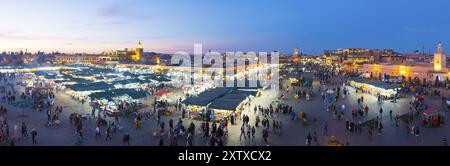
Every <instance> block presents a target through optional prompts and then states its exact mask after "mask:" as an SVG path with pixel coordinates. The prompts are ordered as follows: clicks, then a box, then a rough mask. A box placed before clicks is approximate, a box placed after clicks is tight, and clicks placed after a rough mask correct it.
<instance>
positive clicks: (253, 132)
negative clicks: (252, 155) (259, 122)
mask: <svg viewBox="0 0 450 166" xmlns="http://www.w3.org/2000/svg"><path fill="white" fill-rule="evenodd" d="M255 133H256V128H255V126H252V139H255Z"/></svg>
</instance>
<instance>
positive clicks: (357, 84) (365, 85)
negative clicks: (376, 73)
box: [349, 77, 400, 98]
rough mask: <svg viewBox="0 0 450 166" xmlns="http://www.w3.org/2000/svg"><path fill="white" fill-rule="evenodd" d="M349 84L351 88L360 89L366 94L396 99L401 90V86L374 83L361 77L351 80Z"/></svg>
mask: <svg viewBox="0 0 450 166" xmlns="http://www.w3.org/2000/svg"><path fill="white" fill-rule="evenodd" d="M349 84H350V86H352V87H354V88H357V89H360V90H362V91H363V92H365V93H369V94H372V95H381V96H384V97H387V98H394V97H395V95H396V94H397V92H398V90H400V86H398V85H393V84H387V83H383V82H378V81H372V80H369V79H366V78H361V77H352V78H349Z"/></svg>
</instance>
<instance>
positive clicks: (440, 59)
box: [433, 42, 447, 71]
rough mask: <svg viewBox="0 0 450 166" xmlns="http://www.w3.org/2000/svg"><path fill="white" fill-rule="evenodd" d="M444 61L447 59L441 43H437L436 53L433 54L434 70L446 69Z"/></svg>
mask: <svg viewBox="0 0 450 166" xmlns="http://www.w3.org/2000/svg"><path fill="white" fill-rule="evenodd" d="M446 61H447V57H446V55H445V53H444V50H443V45H442V43H440V42H439V44H438V47H437V52H436V53H434V59H433V62H434V70H435V71H440V70H441V69H442V68H446V67H447V64H446Z"/></svg>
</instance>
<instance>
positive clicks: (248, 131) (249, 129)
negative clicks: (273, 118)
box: [247, 125, 252, 139]
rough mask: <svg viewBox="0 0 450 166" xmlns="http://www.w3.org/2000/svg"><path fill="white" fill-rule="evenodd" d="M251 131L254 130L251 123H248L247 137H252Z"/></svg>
mask: <svg viewBox="0 0 450 166" xmlns="http://www.w3.org/2000/svg"><path fill="white" fill-rule="evenodd" d="M251 132H252V128H251V127H250V125H247V137H248V139H251V138H252V137H251Z"/></svg>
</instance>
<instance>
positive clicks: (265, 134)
mask: <svg viewBox="0 0 450 166" xmlns="http://www.w3.org/2000/svg"><path fill="white" fill-rule="evenodd" d="M262 137H263V141H264V143H266V144H267V143H268V141H267V137H269V132H268V131H267V128H264V129H263V132H262Z"/></svg>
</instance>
